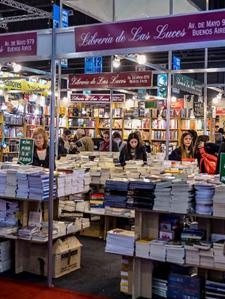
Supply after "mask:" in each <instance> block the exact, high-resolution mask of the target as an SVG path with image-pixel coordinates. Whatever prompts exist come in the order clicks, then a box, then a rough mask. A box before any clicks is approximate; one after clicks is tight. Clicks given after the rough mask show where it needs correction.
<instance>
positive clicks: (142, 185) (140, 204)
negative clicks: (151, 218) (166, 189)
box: [128, 179, 155, 210]
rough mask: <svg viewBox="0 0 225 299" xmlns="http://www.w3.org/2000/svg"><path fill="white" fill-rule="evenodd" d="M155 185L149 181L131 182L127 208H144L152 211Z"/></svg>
mask: <svg viewBox="0 0 225 299" xmlns="http://www.w3.org/2000/svg"><path fill="white" fill-rule="evenodd" d="M154 190H155V184H154V183H152V182H151V181H150V180H147V179H145V180H142V179H139V180H131V181H130V184H129V193H128V194H129V196H128V206H129V208H133V207H136V208H146V209H150V210H152V208H153V205H154V198H155V195H154Z"/></svg>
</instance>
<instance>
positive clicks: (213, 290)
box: [205, 280, 225, 299]
mask: <svg viewBox="0 0 225 299" xmlns="http://www.w3.org/2000/svg"><path fill="white" fill-rule="evenodd" d="M224 297H225V282H216V281H212V280H206V284H205V299H218V298H219V299H220V298H224Z"/></svg>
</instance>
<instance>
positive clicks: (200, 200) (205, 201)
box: [194, 184, 215, 215]
mask: <svg viewBox="0 0 225 299" xmlns="http://www.w3.org/2000/svg"><path fill="white" fill-rule="evenodd" d="M194 188H195V211H196V213H197V214H204V215H212V213H213V197H214V194H215V186H214V185H212V184H195V185H194Z"/></svg>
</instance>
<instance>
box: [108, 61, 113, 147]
mask: <svg viewBox="0 0 225 299" xmlns="http://www.w3.org/2000/svg"><path fill="white" fill-rule="evenodd" d="M111 73H113V56H111ZM112 97H113V89H110V112H109V150H110V151H112V128H113V115H112V114H113V113H112V103H113V101H112Z"/></svg>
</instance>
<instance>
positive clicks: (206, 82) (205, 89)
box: [204, 0, 209, 135]
mask: <svg viewBox="0 0 225 299" xmlns="http://www.w3.org/2000/svg"><path fill="white" fill-rule="evenodd" d="M206 10H209V0H206ZM204 68H205V69H207V68H208V48H205V58H204ZM207 85H208V74H207V72H206V71H205V72H204V135H207V127H208V122H207V106H208V91H207Z"/></svg>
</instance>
